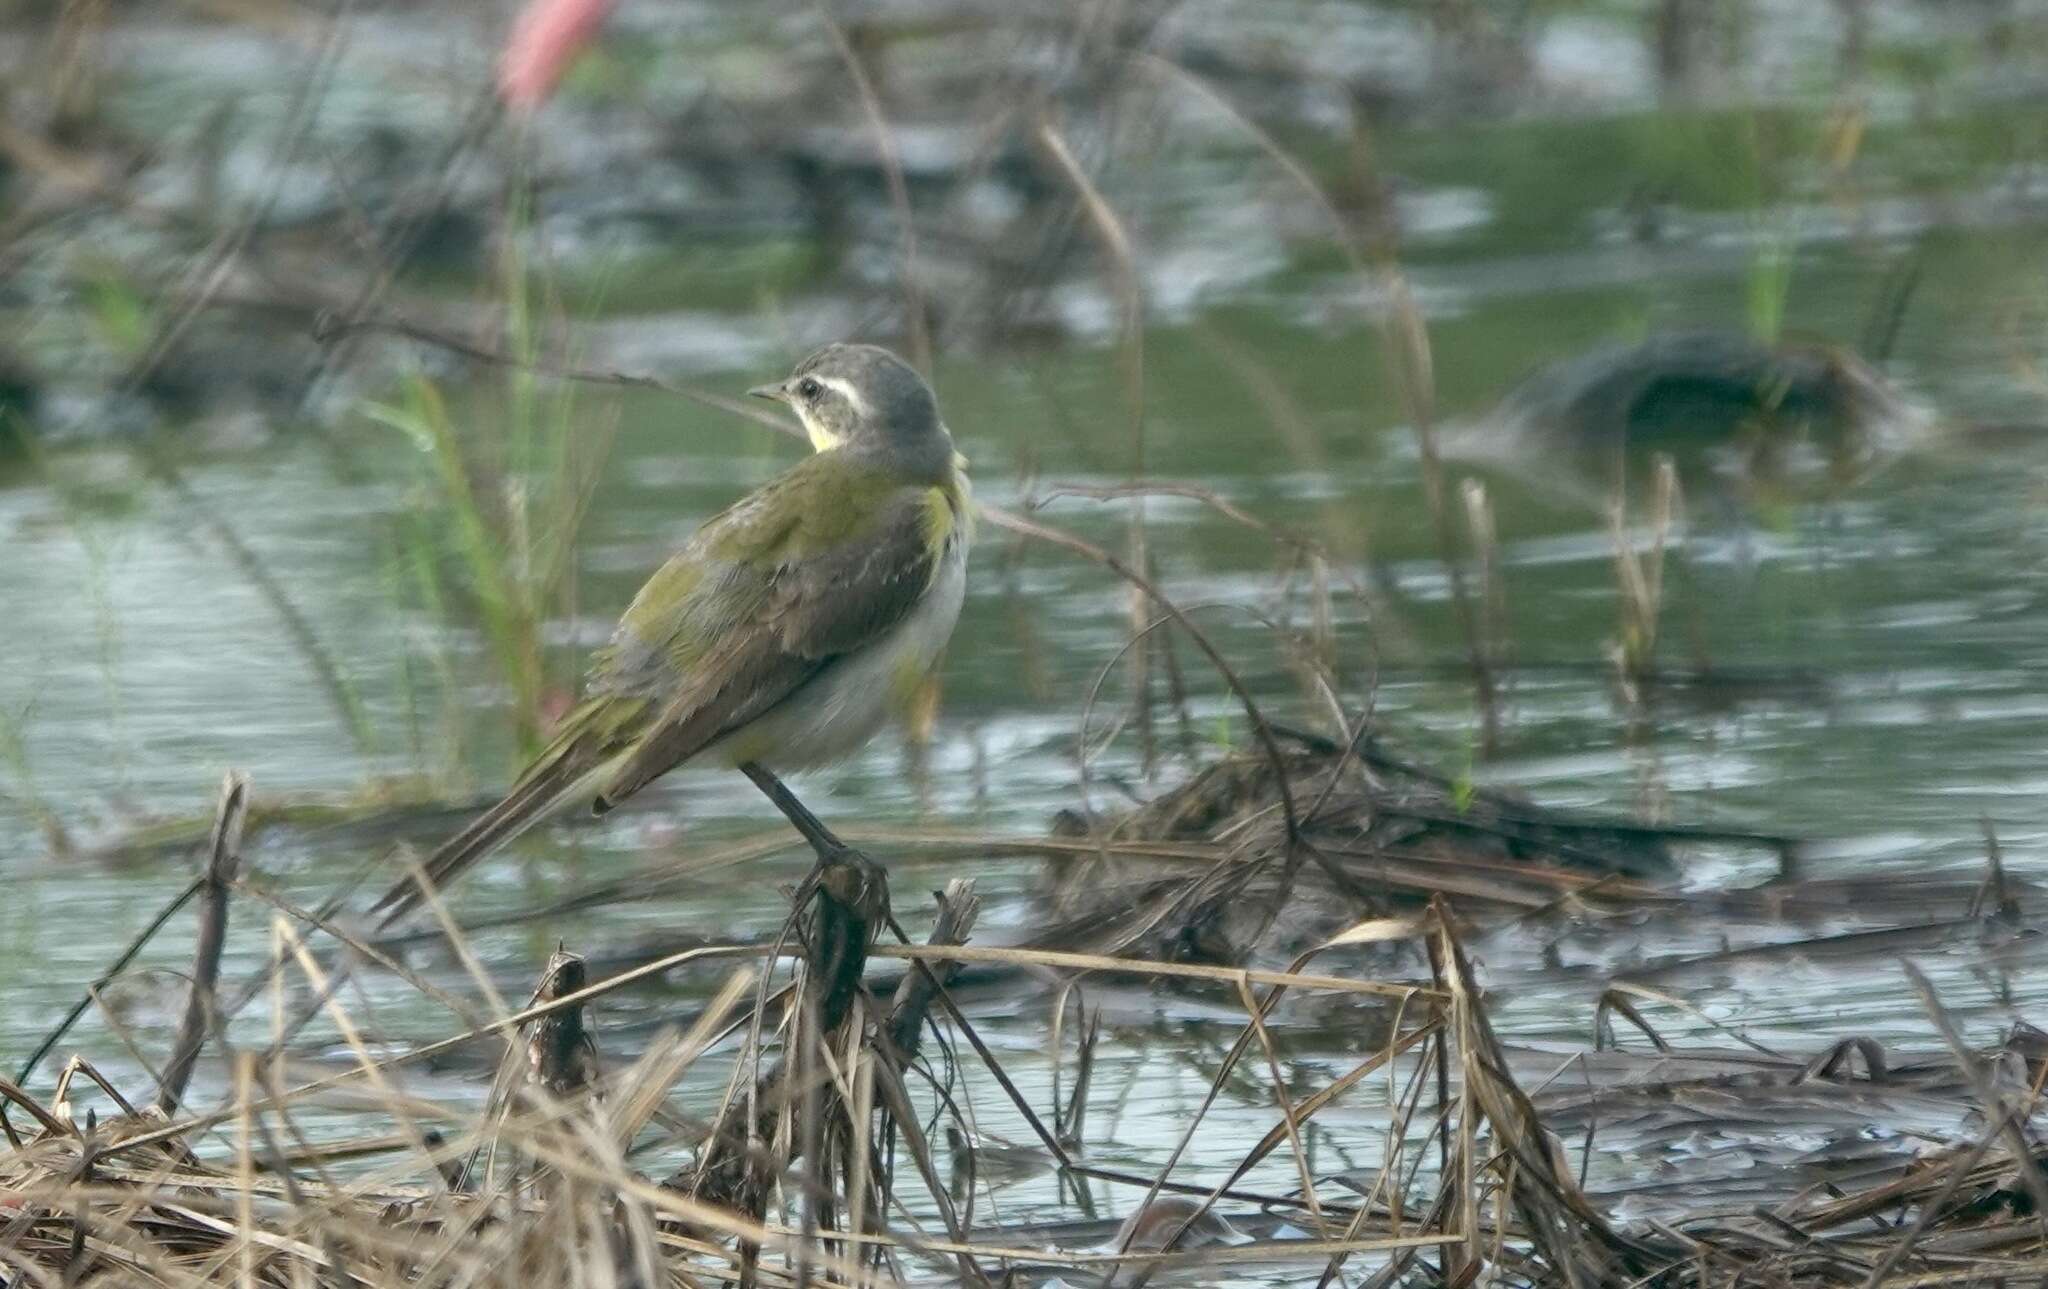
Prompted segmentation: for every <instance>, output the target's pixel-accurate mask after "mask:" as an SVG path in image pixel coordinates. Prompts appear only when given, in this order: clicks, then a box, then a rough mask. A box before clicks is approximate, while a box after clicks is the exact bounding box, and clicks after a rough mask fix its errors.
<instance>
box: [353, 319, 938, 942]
mask: <svg viewBox="0 0 2048 1289" xmlns="http://www.w3.org/2000/svg"><path fill="white" fill-rule="evenodd" d="M748 392H749V393H751V394H755V395H758V396H759V397H762V398H771V399H775V400H778V401H780V402H783V403H786V404H788V405H789V407H790V408H791V409H792V410H794V411H795V412H796V414H797V416H798V418H799V419H800V420H802V422H803V426H804V429H805V431H806V432H808V433H809V435H810V439H811V445H812V446H813V447H814V448H815V449H816V452H815V453H814V454H813V455H812V456H810V457H808V458H806V459H805V460H804V461H802V462H800V463H798V464H797V465H796V466H794V467H792V468H791V469H789V470H787V471H785V472H783V473H782V474H781V475H779V476H777V477H776V478H774V479H773V480H771V481H769V482H768V483H767V484H766V485H764V486H763V487H761V488H759V489H757V490H756V491H754V492H752V493H750V494H749V495H747V496H746V497H743V498H742V499H740V500H739V501H738V502H736V503H734V504H733V505H731V506H729V507H727V508H726V509H725V510H722V511H720V512H719V513H718V514H717V515H714V516H713V517H712V518H711V519H709V520H707V521H706V522H705V523H704V525H703V527H701V528H699V529H698V530H697V531H696V533H695V534H694V535H693V536H692V537H691V538H690V540H689V541H688V543H686V544H685V545H684V546H683V548H682V549H681V550H680V551H678V552H677V553H676V554H675V555H674V556H673V557H671V558H670V559H669V561H668V562H667V563H666V564H664V565H662V566H661V568H660V570H659V571H658V572H656V573H655V575H654V576H653V577H652V578H650V579H648V582H647V585H645V586H643V587H641V588H640V593H639V594H638V595H637V596H635V597H634V598H633V603H632V605H631V606H630V607H629V608H627V610H626V614H625V617H624V618H622V619H621V620H620V622H619V625H618V629H617V630H616V631H615V632H614V633H613V635H612V639H611V643H610V644H609V645H607V646H606V647H605V648H604V649H603V650H602V651H600V652H599V654H598V656H597V659H596V662H595V665H594V666H593V668H592V671H591V681H590V687H589V690H590V692H589V697H588V698H586V699H585V700H584V702H583V703H582V704H581V705H579V706H578V707H577V708H576V709H575V710H574V711H572V712H571V713H570V714H569V715H568V717H567V718H565V720H564V721H563V724H562V729H561V732H560V733H559V734H558V735H556V737H555V739H554V741H553V742H552V743H550V744H549V745H548V747H547V749H546V750H545V751H543V752H542V753H541V754H540V756H539V757H538V758H537V759H536V760H535V761H534V763H533V764H532V765H531V766H529V767H528V768H527V770H526V772H525V773H524V774H522V775H520V776H519V779H518V781H517V782H516V783H514V784H513V785H512V789H511V791H510V792H508V793H506V795H505V799H504V800H502V801H500V802H499V803H498V804H497V805H495V806H492V807H491V808H490V809H489V810H486V811H485V812H484V813H483V814H482V815H480V816H479V817H478V818H477V819H476V820H475V821H474V822H473V823H471V824H470V825H469V826H468V827H467V828H464V829H463V830H462V831H461V832H460V833H458V834H456V835H455V836H454V837H452V838H450V839H449V840H448V841H447V842H446V843H444V844H443V845H442V846H441V847H440V849H438V850H436V851H435V852H434V853H433V855H431V856H430V857H429V858H428V860H427V862H426V866H425V876H426V880H427V881H428V882H430V883H432V885H433V886H434V887H436V888H444V889H445V888H446V887H447V886H448V885H449V884H450V883H451V882H453V881H454V880H455V878H456V876H457V875H458V874H460V873H461V872H462V871H463V870H464V869H466V868H468V867H469V866H470V865H472V864H474V863H476V862H477V861H478V860H480V859H482V858H483V857H484V856H486V855H488V854H490V853H491V852H492V851H493V850H495V849H496V848H497V847H499V846H501V845H503V844H504V843H505V842H507V841H509V840H511V839H512V838H514V837H516V836H518V835H519V834H520V833H521V832H523V831H525V830H526V829H527V828H529V827H531V826H533V824H534V823H536V822H538V821H539V820H540V819H542V818H544V817H546V816H547V814H548V813H549V811H550V810H552V809H553V808H555V807H556V806H558V805H561V804H563V803H565V802H567V801H569V800H572V799H574V798H576V797H578V796H580V795H582V794H584V793H591V794H592V802H593V809H594V810H595V811H596V812H597V813H599V814H602V813H604V812H605V811H607V810H610V809H611V808H612V807H613V806H616V805H618V804H619V803H620V802H621V801H624V800H625V799H626V798H627V797H630V796H632V795H633V794H634V793H635V792H637V791H639V790H640V789H641V788H643V787H645V786H646V785H647V784H649V783H651V782H653V781H654V780H655V779H657V778H660V777H661V776H662V775H664V774H666V773H668V772H669V771H670V770H673V769H674V768H675V767H677V766H679V765H682V764H683V763H685V762H688V761H696V760H699V759H706V760H714V761H716V762H719V763H722V764H725V765H730V766H734V767H736V768H738V769H739V770H741V771H743V772H744V773H745V774H746V775H747V776H748V777H749V778H750V779H752V780H753V781H754V783H755V784H756V786H758V787H760V788H761V790H762V791H763V792H766V793H767V794H768V795H769V798H770V799H771V800H773V801H774V802H775V804H776V806H777V807H778V808H779V809H781V810H782V811H783V813H784V814H785V815H787V816H788V817H789V819H790V822H791V823H793V824H795V825H796V827H797V828H798V830H799V831H800V832H802V833H803V834H804V837H805V839H806V840H808V841H809V842H810V843H811V844H812V846H813V847H814V848H816V849H817V850H818V851H819V854H820V855H821V856H825V855H827V854H829V853H833V852H838V851H842V850H844V847H843V846H841V845H840V843H839V841H838V839H837V838H836V837H833V836H832V834H831V832H830V831H829V830H827V829H826V828H825V827H824V826H823V825H822V824H820V823H818V821H817V820H816V819H815V818H813V817H812V816H811V815H810V813H809V812H808V811H806V810H804V808H803V806H802V805H801V804H800V803H798V802H797V801H796V798H795V797H793V796H791V795H790V794H789V792H788V790H787V789H785V788H783V787H782V784H781V782H780V780H778V779H777V778H776V777H775V773H774V772H775V771H778V770H779V771H784V772H787V771H791V770H798V769H804V768H808V767H811V766H816V765H822V764H825V763H828V762H831V761H836V760H838V759H840V758H842V757H844V756H847V755H848V754H850V753H852V752H853V751H855V750H856V749H858V748H859V747H860V746H861V745H862V744H864V743H866V742H867V740H868V739H869V737H871V736H872V735H873V734H874V733H875V731H876V730H877V729H879V728H880V727H881V726H882V725H883V723H884V722H886V721H887V720H888V719H889V718H891V717H892V716H896V717H900V716H902V715H903V714H904V713H905V712H906V711H907V709H908V708H909V706H910V705H911V703H912V702H913V700H914V699H915V697H916V695H917V692H918V690H919V689H920V687H921V686H922V685H923V683H924V681H925V678H926V677H927V676H928V675H929V674H930V673H931V671H932V669H933V668H934V667H935V666H936V665H937V664H938V661H939V657H940V655H941V653H942V652H943V651H944V649H945V646H946V641H947V639H948V638H949V637H950V636H951V635H952V633H953V624H954V622H955V621H956V620H957V619H958V617H959V616H960V601H961V596H962V595H963V593H964V591H965V589H966V581H967V544H968V538H969V536H970V529H971V522H970V518H969V511H968V486H967V477H966V475H965V474H964V473H963V471H962V467H963V466H964V465H965V462H964V461H963V460H962V459H961V458H960V457H959V455H958V454H957V453H955V452H954V450H953V439H952V436H951V435H950V434H948V433H947V431H946V427H945V424H944V423H943V422H942V421H940V419H939V408H938V402H937V400H936V399H934V398H933V396H932V391H931V388H930V387H929V386H927V385H926V384H925V382H924V380H923V379H922V378H921V377H920V376H919V375H918V374H917V372H915V371H914V370H912V369H911V368H910V367H909V365H907V364H906V363H904V362H903V361H902V360H901V359H899V358H897V357H896V356H895V355H894V354H891V353H889V352H888V351H887V350H884V349H878V348H876V347H875V346H873V345H848V344H836V345H827V346H826V347H825V348H823V349H820V350H819V351H818V352H816V353H814V354H812V355H811V356H810V357H808V358H806V359H804V360H803V362H801V363H799V364H798V365H797V368H796V370H795V371H794V372H792V373H791V374H790V376H789V378H788V379H787V380H784V381H780V382H777V383H775V384H772V385H762V386H760V387H758V388H756V389H752V390H749V391H748ZM424 894H425V892H424V890H423V889H422V888H421V887H420V886H419V885H418V884H417V883H416V882H415V881H414V880H412V879H410V878H409V879H407V880H406V881H404V882H401V883H400V884H399V885H397V886H396V887H394V888H392V889H391V890H390V891H388V892H386V893H385V895H384V897H383V898H382V899H381V900H379V901H378V902H377V905H376V906H375V908H374V909H373V910H372V911H373V912H381V913H383V914H384V924H385V925H389V924H390V923H391V922H392V921H394V920H395V919H397V918H398V917H400V916H402V915H403V914H404V913H406V912H407V911H408V910H410V909H411V908H413V907H415V906H416V905H417V904H418V903H419V902H420V901H421V899H422V898H424Z"/></svg>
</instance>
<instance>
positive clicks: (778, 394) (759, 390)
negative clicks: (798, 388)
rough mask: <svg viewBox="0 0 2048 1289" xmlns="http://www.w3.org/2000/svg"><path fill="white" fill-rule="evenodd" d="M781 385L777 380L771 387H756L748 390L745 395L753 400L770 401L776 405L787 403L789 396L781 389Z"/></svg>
mask: <svg viewBox="0 0 2048 1289" xmlns="http://www.w3.org/2000/svg"><path fill="white" fill-rule="evenodd" d="M782 384H783V382H781V381H779V380H778V381H776V382H775V383H773V384H771V385H756V386H754V387H753V388H752V389H750V390H748V391H747V393H748V394H750V395H752V396H753V397H755V398H766V399H772V400H774V401H775V402H778V403H781V402H786V401H788V398H789V394H788V392H787V391H785V390H784V389H783V388H782Z"/></svg>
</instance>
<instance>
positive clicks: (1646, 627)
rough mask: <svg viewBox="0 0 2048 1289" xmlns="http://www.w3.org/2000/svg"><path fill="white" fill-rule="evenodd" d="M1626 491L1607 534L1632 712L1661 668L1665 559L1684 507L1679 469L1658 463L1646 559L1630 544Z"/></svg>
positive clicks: (1618, 662)
mask: <svg viewBox="0 0 2048 1289" xmlns="http://www.w3.org/2000/svg"><path fill="white" fill-rule="evenodd" d="M1624 488H1625V483H1624V484H1617V485H1616V490H1615V495H1614V499H1613V501H1612V502H1610V503H1609V507H1608V512H1607V529H1608V536H1609V539H1610V541H1611V542H1612V543H1613V546H1614V580H1615V585H1616V587H1617V589H1618V591H1619V592H1620V595H1619V601H1620V603H1619V613H1620V623H1619V630H1620V639H1619V640H1617V641H1616V642H1615V646H1614V665H1615V671H1616V673H1617V679H1618V680H1619V682H1620V684H1621V689H1622V696H1623V698H1624V700H1625V701H1626V702H1627V703H1628V704H1629V705H1630V706H1631V707H1633V706H1635V705H1636V704H1638V703H1639V702H1640V701H1641V699H1642V689H1643V685H1644V683H1645V682H1646V681H1647V680H1649V679H1650V677H1651V676H1652V675H1653V674H1654V672H1655V670H1656V665H1657V630H1658V622H1659V619H1660V618H1661V617H1662V616H1663V612H1664V555H1665V550H1666V548H1667V546H1668V544H1669V542H1670V539H1671V531H1672V526H1673V524H1675V523H1676V522H1677V520H1678V518H1679V507H1680V505H1681V504H1682V503H1681V499H1680V496H1679V491H1678V468H1677V466H1676V465H1674V464H1673V462H1672V460H1671V458H1670V457H1668V456H1664V455H1662V454H1660V455H1659V456H1658V457H1657V463H1656V493H1655V496H1654V498H1653V500H1652V502H1651V510H1650V551H1649V554H1648V556H1647V557H1645V556H1642V555H1638V554H1637V553H1636V549H1635V545H1634V543H1633V542H1632V541H1631V540H1630V538H1629V533H1628V500H1627V493H1626V492H1625V491H1624Z"/></svg>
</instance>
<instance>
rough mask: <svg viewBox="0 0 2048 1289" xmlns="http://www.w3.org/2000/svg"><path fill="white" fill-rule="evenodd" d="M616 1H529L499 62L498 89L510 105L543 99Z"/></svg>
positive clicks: (532, 103)
mask: <svg viewBox="0 0 2048 1289" xmlns="http://www.w3.org/2000/svg"><path fill="white" fill-rule="evenodd" d="M615 3H617V0H528V3H527V6H526V8H524V9H522V10H520V11H519V19H518V21H517V22H515V23H513V24H512V39H511V40H509V41H507V42H506V44H505V55H504V57H503V58H501V59H500V60H499V61H498V93H499V94H500V95H501V96H502V97H503V98H504V100H505V102H506V104H507V105H508V106H510V107H514V108H518V109H522V110H528V111H530V110H532V109H533V108H537V107H539V106H540V105H541V104H542V103H545V102H546V101H547V99H548V96H549V95H550V94H553V93H554V92H555V86H556V85H557V84H559V83H560V82H561V79H562V73H564V72H566V71H568V70H569V64H571V63H573V62H575V61H576V55H578V54H580V53H582V52H583V47H584V46H585V45H588V44H589V43H590V42H591V39H592V38H593V37H595V36H596V35H597V29H598V27H599V26H601V25H603V23H604V20H605V15H607V14H609V13H610V12H611V11H612V6H613V5H614V4H615Z"/></svg>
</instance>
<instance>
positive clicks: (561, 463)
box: [364, 261, 612, 758]
mask: <svg viewBox="0 0 2048 1289" xmlns="http://www.w3.org/2000/svg"><path fill="white" fill-rule="evenodd" d="M505 279H506V281H507V283H508V287H507V290H506V313H505V332H506V344H507V348H508V350H509V352H511V353H512V354H513V355H514V356H516V357H517V358H518V359H519V361H518V363H517V364H516V365H514V366H511V367H509V368H507V371H506V375H505V379H504V381H503V383H502V385H501V386H500V387H499V388H498V389H497V390H495V391H492V392H490V393H489V394H488V396H486V397H481V398H479V399H478V400H477V401H476V402H475V403H473V404H465V405H464V407H463V408H462V410H461V412H460V413H459V414H458V413H457V412H455V411H452V410H451V409H450V406H449V404H448V401H447V399H446V398H445V396H444V395H443V393H442V391H441V388H440V386H439V385H437V384H436V383H435V382H434V381H432V380H431V379H429V378H428V377H426V376H425V375H424V374H421V373H417V372H415V373H414V374H413V375H411V376H410V377H408V378H407V379H406V380H405V381H404V382H403V384H402V385H401V387H400V389H399V391H398V394H397V397H396V398H395V399H393V400H391V401H388V402H380V403H371V404H368V405H366V407H365V409H364V410H365V414H366V415H368V416H369V417H370V419H372V420H373V421H376V422H378V423H380V424H382V425H385V426H388V427H390V428H391V429H394V430H397V431H398V432H399V433H400V434H401V435H403V436H404V439H405V440H406V441H407V442H408V443H409V444H410V445H411V447H412V448H413V449H414V456H415V460H416V461H417V463H418V464H417V466H416V469H415V479H414V483H415V490H414V494H413V501H414V504H413V506H412V508H411V512H410V513H409V514H408V515H407V516H406V517H405V519H404V522H403V524H402V525H401V529H400V535H399V537H398V542H399V546H400V552H399V554H398V556H397V557H396V561H395V567H397V568H402V569H404V570H405V571H406V575H405V576H404V577H399V578H395V579H394V582H395V584H399V585H403V584H405V583H409V584H410V586H411V588H412V593H413V594H414V595H416V596H417V603H418V607H419V608H421V609H422V610H423V611H425V612H426V613H427V614H428V615H429V616H430V617H432V618H434V619H435V620H437V621H444V622H446V621H451V620H453V621H461V620H463V619H467V620H468V624H469V625H473V626H474V627H475V628H477V629H478V631H479V632H480V633H481V635H482V638H483V641H484V644H485V648H486V652H487V654H488V656H489V658H490V660H491V664H492V666H493V668H494V670H495V672H496V676H497V679H498V681H499V682H500V683H501V684H503V685H504V686H505V688H506V689H507V690H508V691H509V696H510V716H511V720H512V725H513V731H514V736H515V742H516V744H517V749H516V750H517V754H518V755H519V756H520V757H522V758H523V757H526V756H530V755H532V754H533V753H534V752H536V751H537V750H538V749H539V747H540V746H541V744H542V743H543V742H544V731H545V727H546V724H547V711H548V706H549V702H550V700H551V697H552V692H551V687H550V676H549V674H548V661H549V660H548V654H547V649H546V647H545V643H544V641H543V638H542V637H543V629H544V627H545V625H546V624H547V623H548V622H549V621H551V620H553V619H555V618H556V617H557V616H560V615H564V614H567V613H571V612H573V607H574V598H575V597H574V571H575V555H576V548H577V539H578V535H579V533H580V531H581V528H582V524H583V518H584V515H585V513H586V512H587V510H588V507H589V502H590V496H591V493H592V490H593V488H594V487H595V485H596V483H597V480H598V477H599V475H600V473H601V471H602V468H603V465H604V462H605V459H606V457H607V455H608V453H609V449H610V443H611V437H612V424H611V422H610V421H609V420H606V419H598V420H595V421H593V420H591V419H589V418H584V417H583V416H582V415H581V413H580V410H579V408H578V407H577V405H576V402H575V386H574V384H573V383H572V382H566V381H563V382H552V383H549V382H544V381H543V380H542V378H541V377H540V376H539V375H538V374H537V373H536V371H535V370H534V369H535V366H536V363H537V359H538V355H539V354H540V352H541V349H542V342H541V340H540V338H539V335H538V332H539V330H540V328H539V327H538V326H537V325H536V323H535V320H534V309H533V307H532V296H531V293H530V291H529V290H528V283H529V281H530V278H529V276H528V273H527V271H526V268H525V265H524V263H523V262H517V261H515V262H513V263H511V264H509V265H508V270H507V272H506V274H505ZM551 303H552V302H551ZM432 666H433V667H434V669H435V670H436V671H437V672H439V673H440V674H441V675H442V676H443V677H444V678H451V677H452V674H453V672H452V668H451V667H450V665H449V664H448V663H447V662H446V660H445V659H438V660H436V661H435V662H434V663H433V664H432ZM442 692H443V693H444V694H445V695H447V696H448V698H447V701H448V702H450V703H453V702H454V701H455V698H454V695H455V692H456V691H455V689H454V687H453V686H452V685H451V684H448V683H446V680H445V679H444V683H443V685H442ZM449 716H450V717H452V716H453V713H452V712H451V713H449ZM443 723H444V724H447V723H450V721H447V720H444V722H443ZM455 723H459V722H455Z"/></svg>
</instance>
